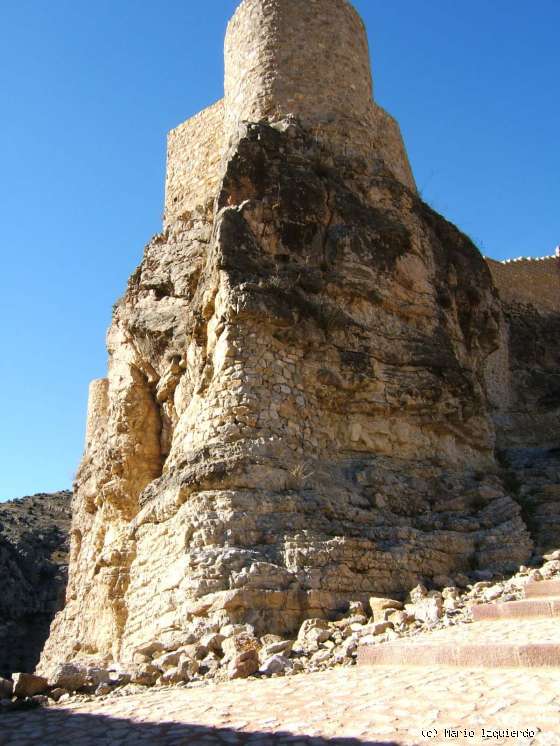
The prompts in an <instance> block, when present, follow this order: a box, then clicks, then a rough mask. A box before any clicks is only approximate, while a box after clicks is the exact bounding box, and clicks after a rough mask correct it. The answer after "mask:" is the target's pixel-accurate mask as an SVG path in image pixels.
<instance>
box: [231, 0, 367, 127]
mask: <svg viewBox="0 0 560 746" xmlns="http://www.w3.org/2000/svg"><path fill="white" fill-rule="evenodd" d="M224 55H225V85H224V88H225V109H226V119H227V120H229V123H230V125H231V127H232V128H233V126H234V125H235V123H236V122H239V121H240V120H248V121H259V120H261V119H268V120H275V119H280V118H282V117H285V116H286V115H288V114H295V115H296V116H298V117H299V118H300V119H301V120H302V121H303V122H306V123H308V124H321V123H330V122H332V121H334V120H335V119H341V118H342V119H348V118H354V119H360V120H363V119H364V118H365V117H366V113H367V111H368V109H369V107H371V103H372V78H371V69H370V58H369V49H368V41H367V35H366V31H365V28H364V24H363V22H362V20H361V18H360V16H359V15H358V13H357V12H356V10H355V9H354V8H353V7H352V5H350V3H348V2H346V0H243V2H242V3H241V4H240V5H239V7H238V8H237V11H236V12H235V14H234V16H233V17H232V19H231V20H230V22H229V24H228V28H227V33H226V39H225V49H224ZM227 124H228V122H227V121H226V128H227Z"/></svg>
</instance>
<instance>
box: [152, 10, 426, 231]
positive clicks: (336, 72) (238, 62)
mask: <svg viewBox="0 0 560 746" xmlns="http://www.w3.org/2000/svg"><path fill="white" fill-rule="evenodd" d="M333 30H335V33H333ZM224 60H225V78H224V91H225V95H224V99H223V100H222V101H219V102H218V103H217V104H214V106H211V107H210V108H209V109H205V110H204V111H202V112H201V113H200V114H197V115H196V116H195V117H193V118H192V119H189V120H188V121H186V122H184V123H183V124H181V125H179V127H177V128H175V129H174V130H172V131H171V132H170V133H169V137H168V151H167V177H166V196H165V223H166V224H167V225H168V224H169V223H170V222H172V221H173V220H175V219H176V218H177V217H180V216H181V215H182V214H184V213H185V212H188V211H190V210H192V209H194V208H195V207H196V206H197V205H201V204H204V203H205V202H207V201H208V200H209V199H211V198H212V196H213V195H214V193H215V189H216V187H217V184H218V182H219V178H220V174H221V163H222V160H223V157H224V155H225V152H226V151H227V149H228V146H229V145H230V144H231V143H232V141H235V138H236V133H237V130H238V125H239V123H240V122H242V121H251V122H259V121H263V120H265V121H270V122H273V121H278V120H280V119H283V118H285V117H288V116H290V115H293V116H296V117H297V118H298V119H299V120H300V121H301V122H302V124H303V125H304V126H305V127H306V128H307V129H309V130H310V131H311V133H312V134H313V135H314V136H315V137H316V138H317V139H318V140H320V141H321V142H322V143H323V144H326V145H327V146H329V147H330V148H331V149H332V150H333V151H334V152H338V153H344V154H348V155H358V156H361V157H363V158H365V159H366V160H368V161H369V162H380V163H381V164H382V165H383V168H384V169H387V170H389V171H390V172H391V173H392V174H393V175H394V176H395V178H396V179H398V180H399V181H401V182H402V183H403V184H405V185H406V186H407V187H409V188H410V189H412V190H415V189H416V186H415V183H414V178H413V175H412V171H411V169H410V165H409V162H408V157H407V154H406V150H405V148H404V144H403V141H402V137H401V133H400V129H399V126H398V124H397V122H396V121H395V120H394V119H393V118H392V117H391V116H389V114H387V113H386V112H385V111H384V110H383V109H382V108H381V107H380V106H378V105H377V104H375V103H374V101H373V83H372V76H371V68H370V57H369V47H368V40H367V35H366V31H365V28H364V25H363V22H362V20H361V18H360V17H359V15H358V13H357V12H356V10H355V9H354V8H353V7H352V5H351V4H350V3H349V2H347V1H346V0H307V1H306V2H301V0H243V2H242V3H241V4H240V6H239V7H238V9H237V11H236V12H235V14H234V15H233V17H232V19H231V20H230V22H229V24H228V29H227V33H226V39H225V45H224Z"/></svg>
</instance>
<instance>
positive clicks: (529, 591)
mask: <svg viewBox="0 0 560 746" xmlns="http://www.w3.org/2000/svg"><path fill="white" fill-rule="evenodd" d="M551 596H556V597H558V598H560V580H539V581H538V582H534V581H533V582H531V583H527V585H526V586H525V598H543V597H545V598H546V597H551Z"/></svg>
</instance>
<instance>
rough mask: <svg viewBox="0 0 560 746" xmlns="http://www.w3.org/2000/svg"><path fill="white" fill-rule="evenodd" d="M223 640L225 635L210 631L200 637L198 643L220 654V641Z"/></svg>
mask: <svg viewBox="0 0 560 746" xmlns="http://www.w3.org/2000/svg"><path fill="white" fill-rule="evenodd" d="M224 640H225V636H224V635H221V634H220V633H219V632H211V633H209V634H207V635H204V636H203V637H202V638H201V639H200V644H201V645H204V647H205V648H206V649H207V650H209V651H210V652H212V653H217V654H218V655H221V654H222V642H223V641H224Z"/></svg>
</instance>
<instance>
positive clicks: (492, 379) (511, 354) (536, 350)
mask: <svg viewBox="0 0 560 746" xmlns="http://www.w3.org/2000/svg"><path fill="white" fill-rule="evenodd" d="M489 264H490V268H491V271H492V275H493V278H494V282H495V284H496V287H497V289H498V291H499V295H500V298H501V301H502V303H501V306H502V319H501V321H500V337H499V346H498V349H497V350H496V352H494V353H493V354H492V355H491V356H490V357H489V359H488V361H487V363H486V380H487V388H488V393H489V400H490V409H491V413H492V417H493V419H494V422H495V425H496V434H497V449H498V457H499V461H500V463H501V465H502V466H503V468H504V476H505V478H506V481H507V482H508V484H509V486H510V489H511V491H512V493H513V494H514V496H515V499H516V500H517V501H518V502H519V504H520V505H521V507H522V509H523V517H524V520H525V522H526V523H527V525H528V527H529V529H530V531H531V534H532V536H533V538H534V540H535V544H536V549H537V551H538V552H540V553H544V552H546V551H551V550H553V549H555V548H556V547H557V546H558V545H559V544H560V427H559V423H560V256H559V255H558V251H557V253H556V255H555V256H550V257H544V258H542V259H539V260H517V261H514V262H507V263H498V262H495V261H491V260H490V261H489Z"/></svg>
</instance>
